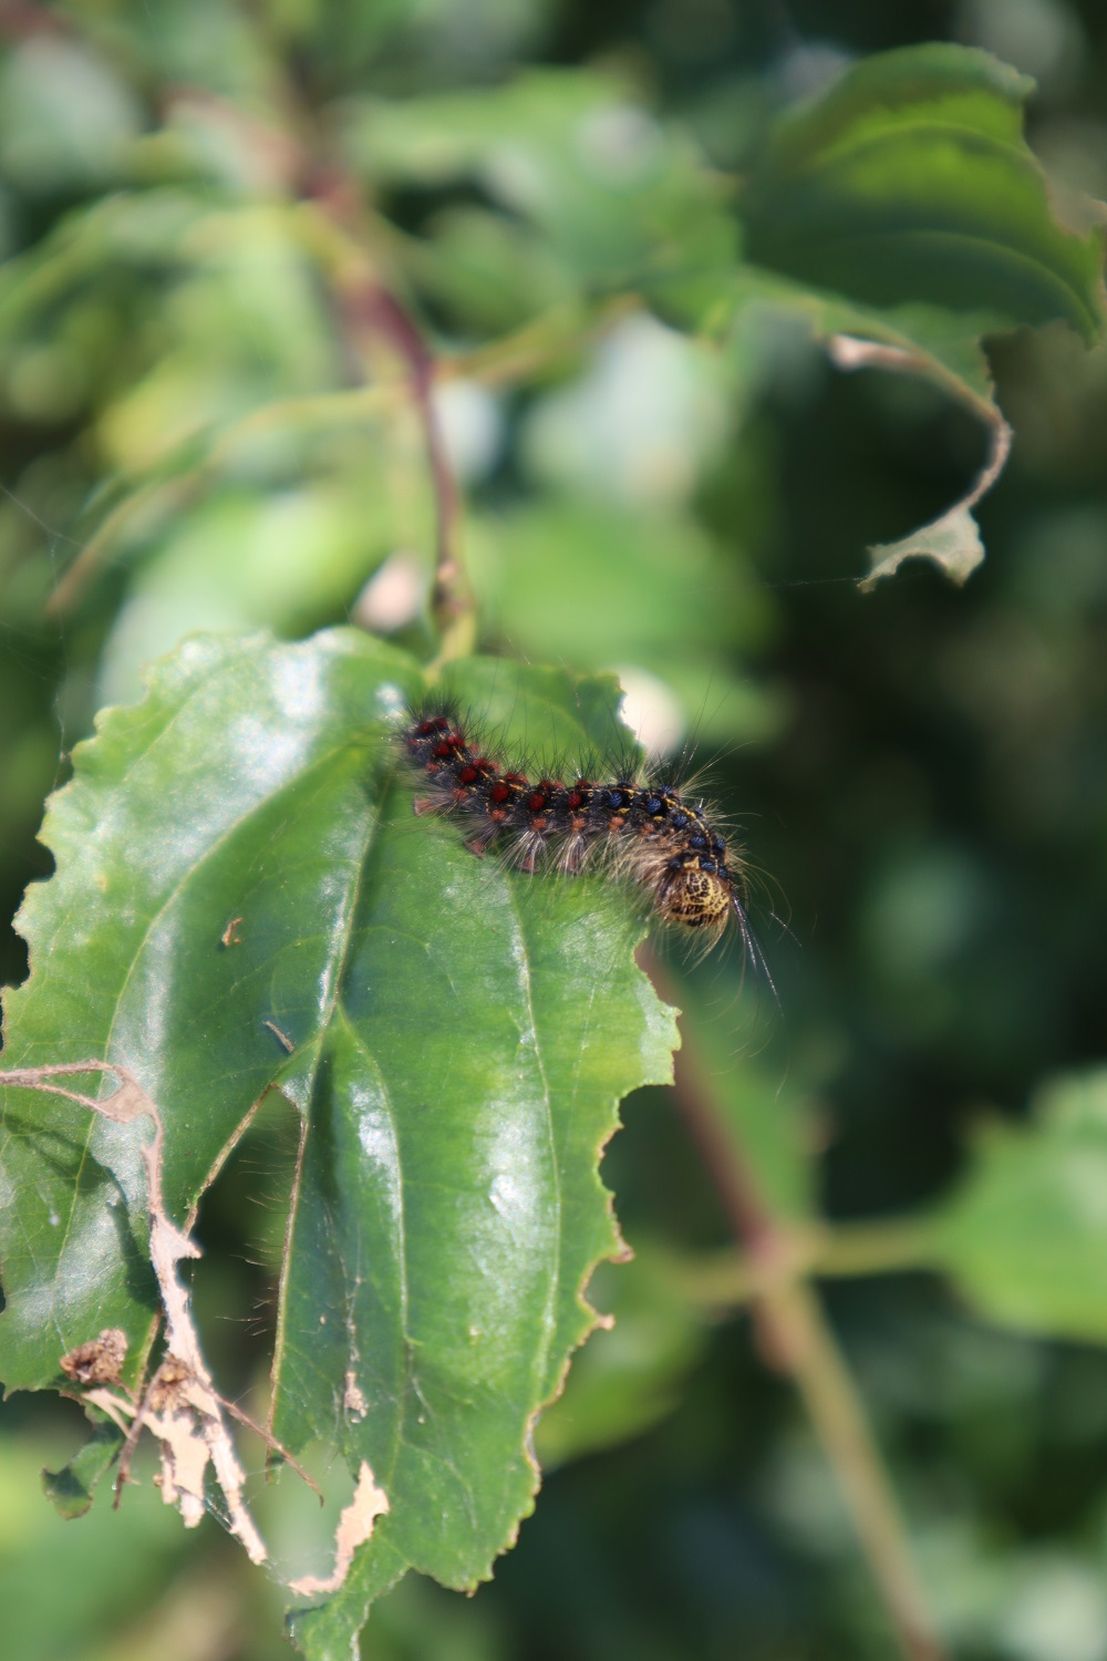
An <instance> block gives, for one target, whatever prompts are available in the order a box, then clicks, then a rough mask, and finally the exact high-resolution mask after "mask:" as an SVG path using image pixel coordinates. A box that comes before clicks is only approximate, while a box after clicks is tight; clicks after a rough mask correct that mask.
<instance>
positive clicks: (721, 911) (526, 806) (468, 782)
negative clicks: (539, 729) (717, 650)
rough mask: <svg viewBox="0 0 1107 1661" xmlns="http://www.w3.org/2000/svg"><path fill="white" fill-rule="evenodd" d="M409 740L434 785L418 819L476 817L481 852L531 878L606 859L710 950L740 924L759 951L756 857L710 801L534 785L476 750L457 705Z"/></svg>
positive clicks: (542, 781)
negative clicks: (751, 893)
mask: <svg viewBox="0 0 1107 1661" xmlns="http://www.w3.org/2000/svg"><path fill="white" fill-rule="evenodd" d="M402 742H403V748H404V752H405V754H406V757H407V760H408V763H409V765H410V766H411V767H412V769H413V770H415V771H416V772H417V773H418V775H419V776H420V778H421V779H422V780H423V781H425V783H426V785H427V786H428V793H427V794H426V795H424V796H421V797H417V798H416V801H415V811H416V812H417V813H441V814H454V815H457V816H459V817H460V818H462V819H464V820H465V821H466V822H467V823H468V824H469V825H470V826H471V827H472V828H471V830H470V832H469V834H468V835H467V837H466V839H465V841H466V846H467V847H468V848H469V849H470V851H471V852H473V853H474V854H479V855H483V854H485V853H486V852H488V851H489V850H490V849H492V848H500V849H503V850H505V851H506V852H507V854H508V857H509V858H510V859H511V860H512V861H513V862H514V863H516V864H518V865H519V866H520V868H521V869H523V870H525V871H528V872H533V871H536V870H538V869H540V868H542V867H546V868H549V867H552V868H554V869H555V870H557V871H560V872H561V873H563V874H565V875H570V876H571V875H575V874H576V873H577V872H578V871H581V870H582V869H584V867H585V865H586V864H587V863H589V862H590V861H591V860H592V859H593V857H606V858H607V860H608V861H609V863H610V865H611V867H612V868H613V869H614V870H615V871H616V872H617V873H618V874H620V875H623V876H625V877H627V878H628V879H629V880H630V881H632V882H635V883H637V884H639V885H640V886H641V887H642V888H643V889H644V890H645V891H646V892H647V893H648V894H649V897H650V900H651V903H652V905H653V908H654V910H655V911H656V913H657V914H658V916H659V917H660V918H661V919H662V920H663V921H664V922H666V923H671V924H673V925H675V926H676V927H677V928H679V929H682V930H688V931H696V934H697V938H698V940H699V941H701V942H702V944H703V945H704V947H705V948H706V949H710V947H711V946H713V945H714V944H715V942H716V941H717V940H719V939H720V938H721V937H722V936H723V935H724V934H725V933H726V932H727V929H728V927H729V926H731V925H732V924H733V925H735V926H736V927H737V929H738V931H739V933H740V935H741V938H742V940H743V941H744V942H745V944H746V945H747V946H749V945H750V943H751V937H750V933H749V928H748V924H747V921H746V910H745V905H746V865H745V861H744V859H743V857H742V855H741V852H740V851H739V850H737V849H735V848H733V847H730V846H728V844H727V840H726V838H725V837H724V836H723V835H722V834H720V832H719V830H718V829H717V827H716V826H715V825H713V824H712V823H711V820H710V818H709V816H708V814H707V812H706V810H705V809H704V806H703V804H702V803H701V802H698V801H693V800H690V799H689V798H688V797H687V796H685V795H682V794H681V792H680V791H679V790H677V789H676V788H675V787H672V786H669V785H664V784H662V783H660V782H657V781H646V782H643V781H642V780H641V779H638V778H635V777H632V776H626V777H620V778H617V779H615V780H613V781H611V782H597V781H595V780H593V779H589V778H576V779H574V780H573V781H572V782H571V783H565V782H563V781H562V780H561V779H558V778H538V779H531V778H529V777H528V776H527V775H526V774H525V773H523V772H521V771H513V770H509V769H505V768H504V767H502V766H501V765H500V764H499V763H498V762H497V761H496V760H494V759H492V758H490V757H489V756H487V755H485V754H483V752H482V751H481V750H480V749H479V748H477V747H476V746H475V745H473V744H471V743H470V742H469V740H468V738H467V737H466V735H465V733H464V731H463V730H462V726H461V723H460V721H459V718H458V715H457V712H456V711H454V710H452V709H450V708H448V707H435V708H431V709H426V710H422V711H420V712H419V713H418V714H417V715H415V716H413V718H412V719H411V721H410V723H409V725H408V726H407V727H406V728H405V729H404V731H403V734H402Z"/></svg>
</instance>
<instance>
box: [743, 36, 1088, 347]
mask: <svg viewBox="0 0 1107 1661" xmlns="http://www.w3.org/2000/svg"><path fill="white" fill-rule="evenodd" d="M1032 86H1033V83H1032V82H1031V81H1030V80H1028V79H1027V78H1026V77H1025V76H1023V75H1019V74H1018V73H1017V72H1016V71H1015V70H1013V69H1011V68H1010V67H1009V66H1008V65H1006V64H1002V63H1000V62H999V61H998V60H997V59H995V58H993V57H991V56H990V55H989V54H988V53H986V52H980V51H974V50H971V49H969V48H966V47H959V46H952V45H928V46H917V47H908V48H904V49H902V50H900V51H895V52H887V53H882V54H878V55H876V56H874V57H871V58H867V59H866V60H865V61H864V62H863V63H859V64H857V65H855V66H854V67H853V68H852V69H850V70H849V71H848V72H847V73H846V74H845V75H843V76H842V78H841V79H840V80H839V81H838V82H836V84H835V85H834V86H832V87H831V88H830V90H829V91H828V92H826V93H824V94H823V95H822V96H821V97H819V98H817V99H815V100H814V101H813V102H812V103H811V104H810V105H809V106H807V107H806V108H805V109H803V110H800V111H799V112H797V113H796V114H794V115H792V116H790V117H786V118H785V119H784V120H783V121H782V122H781V123H780V125H779V127H778V129H777V131H776V133H775V135H774V136H773V137H772V138H771V140H770V141H769V143H767V144H766V145H765V146H764V148H763V149H762V151H761V153H760V155H759V157H758V160H757V163H756V165H755V167H754V170H753V172H752V174H751V177H750V179H749V183H748V188H747V190H746V193H745V195H744V198H743V217H744V220H745V224H746V228H747V232H748V238H749V241H748V254H749V257H750V258H751V259H752V260H753V261H754V262H755V263H757V264H760V265H764V266H767V267H769V268H771V269H773V270H776V271H781V272H784V273H786V274H787V275H788V276H790V277H793V278H798V279H801V280H803V281H804V282H809V283H812V284H813V285H815V286H816V287H817V288H820V289H831V290H835V291H837V292H838V293H840V294H843V295H847V296H849V297H850V298H852V299H854V300H856V301H859V302H861V303H862V304H865V305H874V306H878V307H883V306H894V305H899V304H903V303H906V302H915V303H920V302H921V303H924V304H929V305H934V306H938V307H941V308H942V309H944V310H950V311H954V312H965V313H969V314H972V315H973V316H974V317H975V316H977V315H979V316H982V317H984V318H987V319H988V322H987V325H986V326H987V327H988V328H989V329H991V330H993V331H994V330H997V329H1010V328H1015V327H1017V326H1018V325H1020V324H1036V323H1047V322H1051V321H1052V320H1054V319H1055V318H1063V319H1064V320H1065V321H1066V322H1068V323H1070V324H1071V325H1072V326H1073V328H1075V329H1076V330H1077V331H1078V332H1079V333H1080V334H1082V335H1083V336H1084V338H1085V339H1086V340H1089V341H1091V340H1095V339H1096V338H1098V336H1099V335H1100V334H1101V333H1102V330H1103V321H1104V313H1103V292H1102V262H1103V252H1102V239H1101V237H1100V236H1098V235H1090V236H1081V235H1078V234H1076V233H1075V232H1073V231H1070V230H1067V229H1066V228H1065V227H1064V226H1062V225H1061V224H1059V223H1058V221H1057V219H1056V217H1055V215H1054V213H1053V210H1052V207H1051V204H1050V199H1049V193H1048V188H1047V185H1046V180H1045V177H1044V175H1043V173H1042V170H1041V167H1040V166H1039V164H1038V162H1037V160H1036V159H1035V157H1034V156H1033V154H1032V153H1031V151H1030V150H1029V148H1028V147H1027V145H1026V143H1025V141H1024V139H1023V136H1022V105H1023V103H1024V102H1025V100H1026V98H1027V96H1028V94H1029V93H1030V91H1031V90H1032ZM973 326H974V329H975V328H976V324H975V323H974V325H973Z"/></svg>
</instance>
